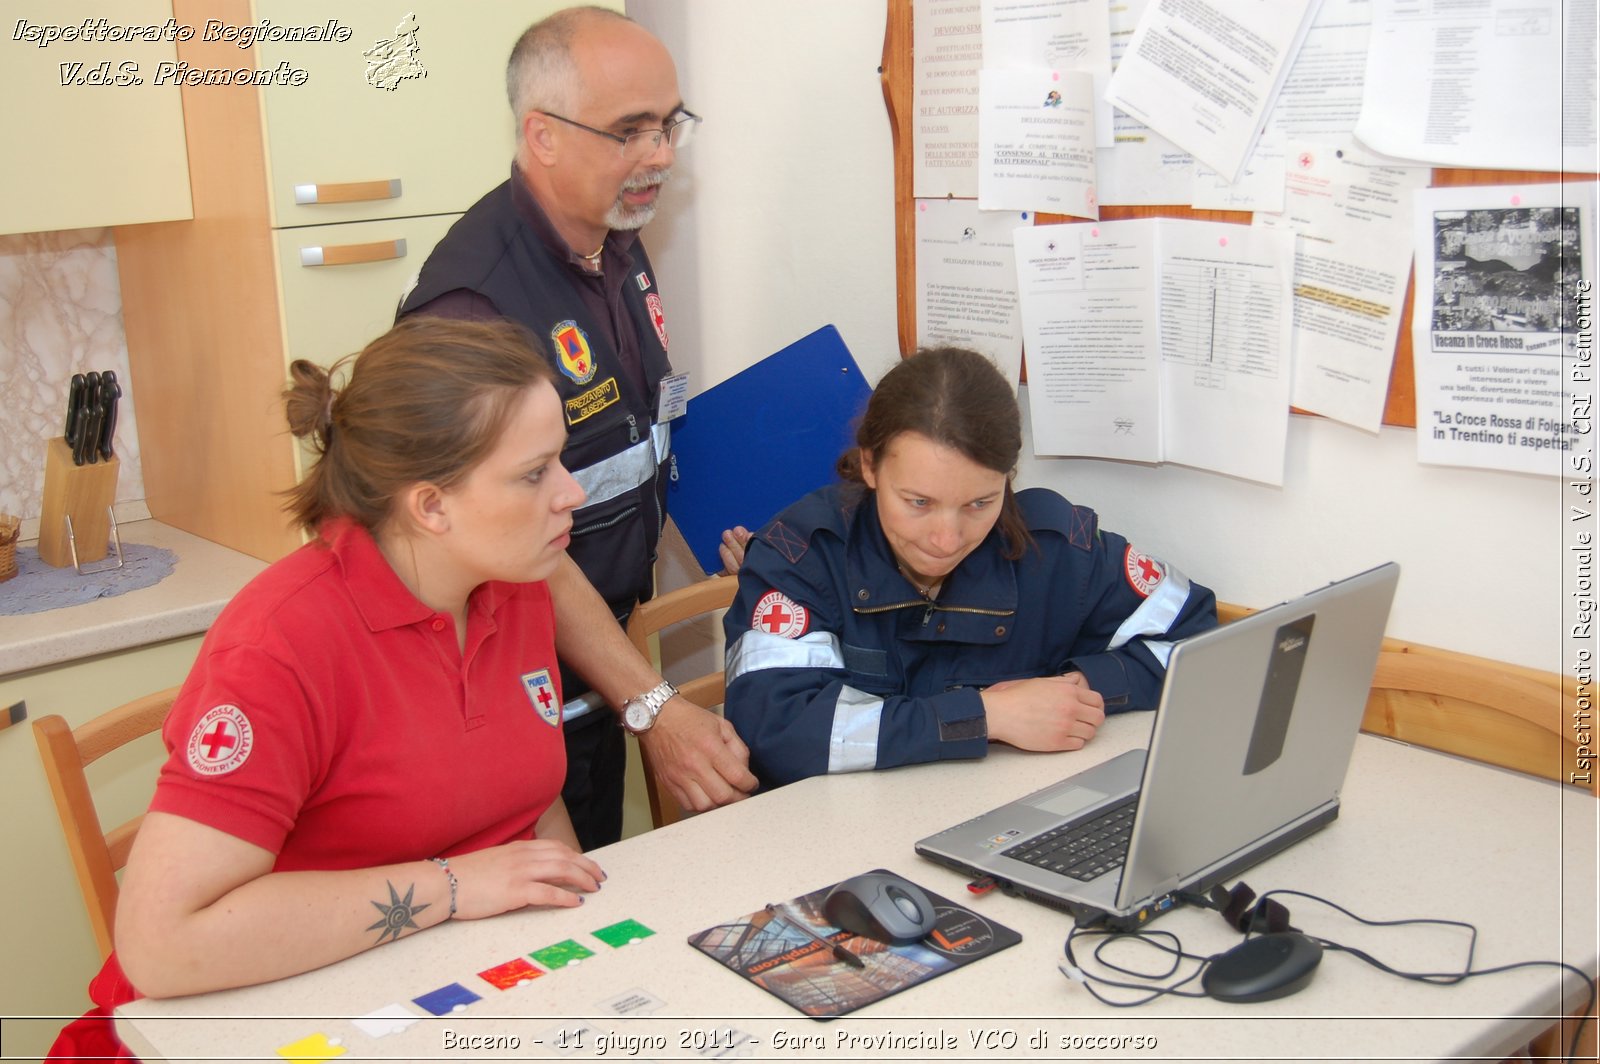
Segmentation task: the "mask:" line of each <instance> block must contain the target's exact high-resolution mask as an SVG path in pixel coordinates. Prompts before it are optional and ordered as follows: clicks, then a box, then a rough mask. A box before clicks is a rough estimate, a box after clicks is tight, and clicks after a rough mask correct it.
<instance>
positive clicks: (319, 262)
mask: <svg viewBox="0 0 1600 1064" xmlns="http://www.w3.org/2000/svg"><path fill="white" fill-rule="evenodd" d="M405 257H406V242H405V240H403V239H401V240H379V241H377V242H376V243H372V244H333V245H330V246H328V247H309V248H301V249H300V265H302V266H355V265H357V264H359V263H363V262H383V261H384V260H386V259H403V258H405Z"/></svg>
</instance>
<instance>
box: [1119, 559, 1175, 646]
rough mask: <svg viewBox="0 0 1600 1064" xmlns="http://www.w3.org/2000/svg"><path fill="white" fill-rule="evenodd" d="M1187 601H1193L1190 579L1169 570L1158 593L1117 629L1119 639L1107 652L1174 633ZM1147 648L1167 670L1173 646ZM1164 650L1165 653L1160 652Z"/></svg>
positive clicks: (1168, 567)
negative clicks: (1145, 637) (1144, 639)
mask: <svg viewBox="0 0 1600 1064" xmlns="http://www.w3.org/2000/svg"><path fill="white" fill-rule="evenodd" d="M1187 601H1189V578H1188V577H1187V576H1184V575H1183V574H1182V573H1180V572H1179V571H1178V570H1176V569H1174V568H1172V567H1171V566H1167V575H1166V576H1164V577H1162V578H1161V583H1160V584H1158V585H1156V589H1155V592H1154V593H1153V594H1151V596H1150V597H1149V598H1147V599H1145V600H1144V601H1143V602H1141V603H1140V604H1139V608H1138V609H1136V610H1134V611H1133V612H1132V613H1131V614H1129V615H1128V619H1127V620H1125V621H1123V622H1122V626H1121V627H1120V628H1118V629H1117V633H1116V635H1113V636H1112V637H1111V642H1110V643H1109V644H1107V645H1106V649H1107V650H1115V649H1117V648H1118V647H1120V646H1125V645H1126V644H1128V643H1131V642H1132V641H1133V640H1135V639H1137V638H1139V637H1140V636H1146V635H1166V634H1167V633H1168V632H1170V631H1171V630H1172V626H1173V624H1174V623H1175V622H1176V621H1177V619H1178V614H1179V613H1180V612H1181V611H1182V610H1183V604H1184V603H1185V602H1187ZM1145 646H1147V647H1149V648H1150V652H1151V653H1152V654H1154V655H1155V656H1156V657H1157V658H1159V659H1160V660H1161V664H1162V665H1163V666H1165V665H1166V663H1167V655H1168V654H1169V653H1171V651H1172V644H1171V643H1166V644H1160V643H1149V642H1147V643H1145ZM1163 646H1164V647H1165V650H1162V649H1160V648H1161V647H1163Z"/></svg>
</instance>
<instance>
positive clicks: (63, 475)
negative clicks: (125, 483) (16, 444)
mask: <svg viewBox="0 0 1600 1064" xmlns="http://www.w3.org/2000/svg"><path fill="white" fill-rule="evenodd" d="M121 467H122V463H121V460H120V459H118V458H116V457H115V456H113V457H111V458H109V459H106V460H103V461H100V462H95V463H92V464H90V465H81V466H79V465H73V464H72V448H70V447H68V446H67V441H66V439H65V438H64V437H61V436H57V437H56V438H55V439H53V440H50V441H48V442H47V443H46V444H45V452H44V509H43V511H42V512H41V514H40V515H39V559H40V560H41V561H43V562H44V563H45V564H46V565H54V566H56V567H57V568H65V567H69V566H71V565H72V548H73V546H74V545H76V547H77V550H78V563H79V564H80V565H81V564H83V563H84V562H95V561H99V560H100V559H101V558H104V557H105V556H106V555H107V554H108V553H109V552H110V550H111V546H110V539H111V516H110V511H111V504H112V503H113V502H114V501H116V497H117V471H118V470H119V469H120V468H121ZM69 515H70V516H71V518H72V540H73V542H72V543H71V544H69V543H68V542H67V520H66V519H67V517H68V516H69Z"/></svg>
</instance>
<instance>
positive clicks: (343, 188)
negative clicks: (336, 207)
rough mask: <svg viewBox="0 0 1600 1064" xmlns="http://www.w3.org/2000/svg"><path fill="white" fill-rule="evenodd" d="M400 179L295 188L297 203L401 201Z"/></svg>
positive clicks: (328, 183) (326, 183) (327, 183)
mask: <svg viewBox="0 0 1600 1064" xmlns="http://www.w3.org/2000/svg"><path fill="white" fill-rule="evenodd" d="M399 198H400V179H399V178H398V177H395V178H391V179H389V180H388V181H335V182H324V183H323V184H320V185H296V186H294V201H295V202H296V203H302V204H304V203H364V202H366V201H368V200H381V199H399Z"/></svg>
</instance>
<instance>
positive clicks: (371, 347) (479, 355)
mask: <svg viewBox="0 0 1600 1064" xmlns="http://www.w3.org/2000/svg"><path fill="white" fill-rule="evenodd" d="M534 343H535V341H534V340H533V338H532V336H531V335H530V334H529V333H528V331H527V330H526V329H524V328H523V327H522V326H520V325H517V324H515V323H512V322H509V321H455V320H451V319H447V318H434V317H427V316H417V317H411V318H407V319H405V320H404V321H402V322H400V324H398V325H396V326H395V327H394V328H392V329H390V330H389V331H388V332H386V333H384V334H383V335H382V336H380V337H378V338H377V339H376V340H374V341H372V342H371V343H370V344H368V345H367V346H366V347H365V348H364V349H363V350H362V351H361V352H360V353H359V354H356V355H351V356H348V357H346V358H343V359H340V360H339V362H337V363H335V364H334V366H333V367H332V368H331V369H324V368H322V367H321V366H319V365H317V364H316V363H314V362H308V361H306V360H305V359H297V360H296V361H295V362H294V363H293V364H292V365H290V367H289V376H290V380H291V384H290V387H289V388H288V390H287V391H285V392H284V394H283V398H284V406H285V411H286V413H287V415H288V418H289V431H291V432H292V433H294V435H295V436H297V437H299V438H301V439H303V440H307V441H308V443H309V446H310V447H311V449H312V450H314V451H316V452H317V453H319V454H320V456H321V457H320V458H318V460H317V462H316V463H315V464H314V465H313V466H312V467H311V469H310V470H309V471H308V472H307V473H306V476H305V479H303V480H301V481H300V483H299V484H297V485H295V486H294V487H293V488H292V489H290V490H289V491H288V492H287V493H286V494H287V497H288V501H287V502H286V503H285V504H284V509H285V510H287V511H288V512H289V514H290V516H292V517H293V518H294V520H295V521H296V522H297V523H298V524H299V525H300V526H301V527H302V528H306V529H310V530H315V529H316V527H317V525H318V524H320V523H321V522H322V521H323V520H324V519H325V518H328V517H332V516H347V517H351V518H354V519H355V520H356V521H357V522H359V523H360V524H361V525H363V526H364V527H366V528H367V529H368V530H376V529H377V528H379V527H380V526H381V525H382V524H383V523H384V521H386V520H387V519H388V518H389V516H390V510H391V507H392V504H393V502H394V500H395V498H396V497H397V496H399V494H400V493H401V492H402V491H403V490H404V489H405V488H406V487H408V486H409V485H412V484H416V483H431V484H435V485H437V486H439V487H441V488H448V487H450V486H451V485H453V484H455V483H456V482H457V481H459V480H460V479H461V478H462V477H464V476H466V475H467V473H468V472H470V471H471V469H472V467H473V466H475V465H477V464H478V462H480V461H481V460H482V459H483V458H484V457H485V456H486V455H487V454H488V453H489V451H490V450H491V449H493V447H494V444H495V441H496V440H497V439H498V438H499V436H500V433H501V432H502V431H503V430H504V428H505V425H506V422H507V420H508V419H509V417H510V415H511V410H512V407H513V405H514V404H515V403H516V401H517V399H518V398H519V397H520V396H521V395H522V394H523V392H525V391H526V390H527V389H528V388H530V387H532V386H533V385H535V384H538V383H539V382H541V381H543V382H547V383H551V384H553V383H554V381H555V371H554V370H552V369H551V368H550V365H549V363H548V362H546V361H545V359H544V357H543V356H542V355H540V354H539V353H538V351H537V349H536V348H535V346H534ZM346 369H348V371H349V380H348V381H347V382H346V383H345V385H344V387H342V388H335V387H334V378H335V377H336V376H338V375H340V374H341V373H343V372H344V371H345V370H346Z"/></svg>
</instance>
